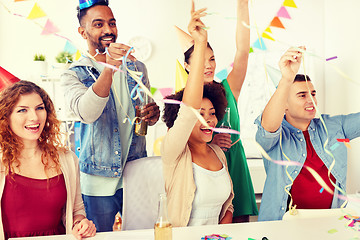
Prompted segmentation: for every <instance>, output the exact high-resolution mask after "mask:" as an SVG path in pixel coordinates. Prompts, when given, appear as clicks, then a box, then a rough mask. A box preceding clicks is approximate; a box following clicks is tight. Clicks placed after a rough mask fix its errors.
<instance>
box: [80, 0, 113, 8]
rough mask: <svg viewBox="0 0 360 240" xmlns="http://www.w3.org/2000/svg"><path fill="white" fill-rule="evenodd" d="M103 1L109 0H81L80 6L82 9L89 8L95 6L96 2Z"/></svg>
mask: <svg viewBox="0 0 360 240" xmlns="http://www.w3.org/2000/svg"><path fill="white" fill-rule="evenodd" d="M101 1H103V2H107V0H79V8H80V10H82V9H85V8H89V7H91V6H93V5H94V4H96V3H98V2H101Z"/></svg>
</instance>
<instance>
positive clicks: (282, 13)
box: [276, 6, 291, 19]
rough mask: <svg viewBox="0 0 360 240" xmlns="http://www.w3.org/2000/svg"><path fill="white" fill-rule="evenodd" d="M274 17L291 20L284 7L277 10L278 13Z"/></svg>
mask: <svg viewBox="0 0 360 240" xmlns="http://www.w3.org/2000/svg"><path fill="white" fill-rule="evenodd" d="M276 16H278V17H281V18H287V19H291V17H290V15H289V13H288V11H287V10H286V8H285V7H284V6H282V7H281V8H280V9H279V11H278V13H277V15H276Z"/></svg>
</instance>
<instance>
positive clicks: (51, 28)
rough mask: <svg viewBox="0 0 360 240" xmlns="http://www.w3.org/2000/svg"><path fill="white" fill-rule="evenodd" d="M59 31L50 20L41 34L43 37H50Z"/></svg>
mask: <svg viewBox="0 0 360 240" xmlns="http://www.w3.org/2000/svg"><path fill="white" fill-rule="evenodd" d="M58 31H59V29H58V28H57V27H56V26H55V25H54V24H53V23H52V22H51V21H50V19H48V20H47V21H46V24H45V27H44V30H43V31H42V32H41V35H50V34H53V33H56V32H58Z"/></svg>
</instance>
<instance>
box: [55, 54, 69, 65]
mask: <svg viewBox="0 0 360 240" xmlns="http://www.w3.org/2000/svg"><path fill="white" fill-rule="evenodd" d="M55 59H56V61H57V62H58V63H68V62H72V61H73V57H72V55H71V54H70V53H69V52H66V51H62V52H60V53H59V54H58V55H57V56H56V57H55Z"/></svg>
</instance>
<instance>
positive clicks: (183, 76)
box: [175, 60, 188, 92]
mask: <svg viewBox="0 0 360 240" xmlns="http://www.w3.org/2000/svg"><path fill="white" fill-rule="evenodd" d="M187 78H188V74H187V72H186V71H185V69H184V68H183V66H181V64H180V63H179V61H178V60H176V75H175V92H178V91H180V90H181V89H183V88H184V87H185V85H186V81H187Z"/></svg>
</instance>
